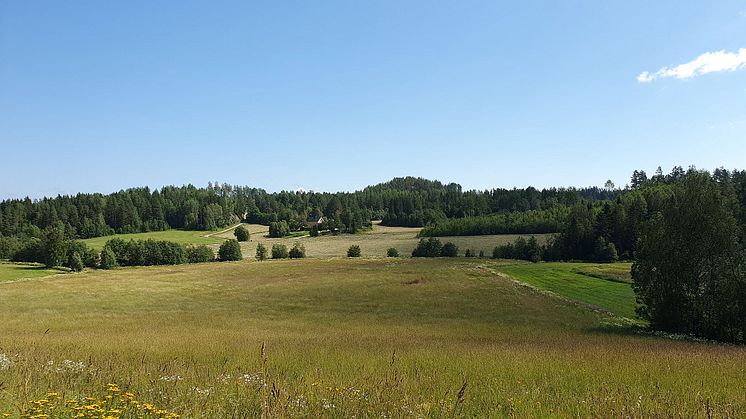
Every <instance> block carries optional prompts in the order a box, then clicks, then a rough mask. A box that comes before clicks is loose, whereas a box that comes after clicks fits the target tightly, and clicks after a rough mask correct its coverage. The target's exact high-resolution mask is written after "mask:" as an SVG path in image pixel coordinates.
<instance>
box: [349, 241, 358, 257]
mask: <svg viewBox="0 0 746 419" xmlns="http://www.w3.org/2000/svg"><path fill="white" fill-rule="evenodd" d="M360 254H361V251H360V246H358V245H356V244H353V245H352V246H350V247H349V248H348V249H347V257H348V258H359V257H360Z"/></svg>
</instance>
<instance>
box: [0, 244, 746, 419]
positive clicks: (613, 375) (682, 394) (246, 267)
mask: <svg viewBox="0 0 746 419" xmlns="http://www.w3.org/2000/svg"><path fill="white" fill-rule="evenodd" d="M503 265H504V263H503V262H496V261H486V260H466V259H463V258H462V259H435V260H421V259H404V258H402V259H364V258H363V259H306V260H283V261H266V262H255V261H242V262H235V263H207V264H197V265H180V266H170V267H149V268H126V269H116V270H113V271H108V272H107V271H86V272H83V273H80V274H68V275H57V276H50V277H44V278H39V279H35V280H32V281H21V282H8V283H5V284H2V285H1V286H0V301H2V304H0V319H2V322H0V354H3V355H5V356H6V357H7V359H8V361H9V362H11V365H10V366H9V367H8V368H5V369H0V382H2V383H3V384H2V386H0V414H1V413H2V412H3V411H6V412H9V413H11V414H13V415H17V414H18V413H19V411H20V409H24V408H28V407H29V405H28V404H25V401H29V400H37V401H38V400H39V399H43V398H44V397H46V395H47V394H48V392H58V393H59V394H60V396H61V397H63V398H65V399H67V398H73V399H80V398H81V397H85V396H87V395H93V397H94V398H96V397H102V396H103V395H105V394H106V390H105V389H106V388H107V384H108V383H116V384H117V385H118V387H119V388H121V390H122V391H123V392H132V393H133V394H135V395H137V399H138V400H139V401H141V402H143V403H151V404H154V405H156V406H158V407H159V408H161V409H164V410H168V411H173V412H176V413H179V414H181V415H183V416H185V417H257V416H260V415H262V414H264V415H265V416H274V417H351V416H357V417H382V416H386V417H419V416H424V417H444V416H445V417H451V416H466V417H490V416H492V417H494V416H511V415H513V416H515V417H590V416H597V417H617V416H624V417H669V416H683V417H706V416H707V415H712V416H714V417H739V416H743V415H746V394H745V393H744V390H745V389H746V349H745V348H743V347H735V346H728V345H717V344H709V343H697V342H687V341H674V340H670V339H664V338H660V337H653V336H647V335H638V334H636V333H634V332H633V330H632V329H629V328H627V327H625V326H623V325H621V326H620V325H615V323H616V322H617V320H616V319H614V318H609V317H605V316H604V315H602V314H599V313H595V312H593V311H590V310H587V309H585V308H583V307H578V306H575V305H572V304H569V303H567V302H566V301H564V300H560V299H556V298H553V297H551V296H548V295H545V294H542V293H539V292H536V291H534V290H532V289H529V288H527V287H523V286H520V285H517V284H516V283H514V282H513V281H511V280H509V279H506V278H504V277H502V276H500V275H498V274H496V273H495V272H497V271H499V270H500V269H501V268H502V267H503ZM598 281H600V282H605V281H603V280H598ZM263 345H264V346H263ZM1 359H2V357H0V365H2V361H1ZM102 389H103V390H102Z"/></svg>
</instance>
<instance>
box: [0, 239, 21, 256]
mask: <svg viewBox="0 0 746 419" xmlns="http://www.w3.org/2000/svg"><path fill="white" fill-rule="evenodd" d="M22 245H23V243H22V242H21V240H20V239H19V238H18V237H12V236H11V237H5V236H0V259H11V258H12V257H13V255H15V254H16V252H17V251H18V249H20V248H21V246H22Z"/></svg>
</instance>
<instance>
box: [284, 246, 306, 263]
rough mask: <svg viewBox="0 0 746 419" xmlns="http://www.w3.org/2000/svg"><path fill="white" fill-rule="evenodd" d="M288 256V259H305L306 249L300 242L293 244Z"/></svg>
mask: <svg viewBox="0 0 746 419" xmlns="http://www.w3.org/2000/svg"><path fill="white" fill-rule="evenodd" d="M288 256H290V259H302V258H304V257H306V248H305V247H304V246H303V245H302V244H301V243H300V242H295V243H294V244H293V247H292V248H291V249H290V252H288Z"/></svg>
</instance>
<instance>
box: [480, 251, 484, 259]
mask: <svg viewBox="0 0 746 419" xmlns="http://www.w3.org/2000/svg"><path fill="white" fill-rule="evenodd" d="M483 257H484V250H480V251H479V258H480V259H481V258H483Z"/></svg>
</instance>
